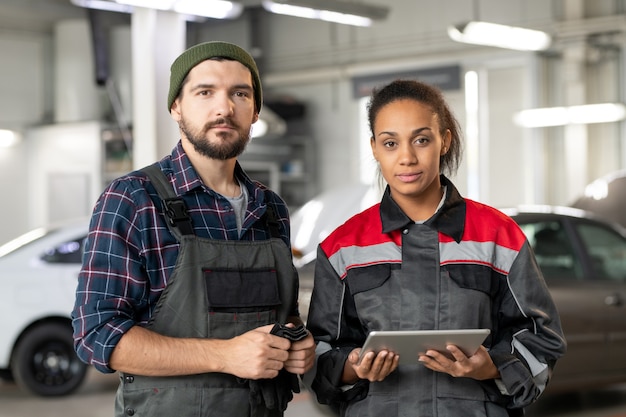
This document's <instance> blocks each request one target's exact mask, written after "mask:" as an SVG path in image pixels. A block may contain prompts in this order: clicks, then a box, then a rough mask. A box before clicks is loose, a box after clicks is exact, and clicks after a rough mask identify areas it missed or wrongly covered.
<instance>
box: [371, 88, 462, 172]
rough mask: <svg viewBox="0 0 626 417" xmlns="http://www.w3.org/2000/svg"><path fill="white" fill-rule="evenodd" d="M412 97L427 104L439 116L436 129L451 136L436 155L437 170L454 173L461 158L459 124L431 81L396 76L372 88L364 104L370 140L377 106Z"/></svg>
mask: <svg viewBox="0 0 626 417" xmlns="http://www.w3.org/2000/svg"><path fill="white" fill-rule="evenodd" d="M406 99H408V100H415V101H417V102H419V103H422V104H424V105H426V106H428V107H430V108H431V109H432V111H433V113H434V114H436V115H437V118H438V119H439V133H440V134H441V135H442V136H444V135H445V133H446V130H449V131H450V133H451V136H452V140H451V141H450V147H449V149H448V151H447V152H446V153H445V154H444V155H441V157H440V159H439V163H440V168H439V169H440V171H441V172H442V173H444V174H455V173H456V171H457V169H458V167H459V164H460V162H461V154H462V143H461V128H460V126H459V123H458V121H457V120H456V118H455V117H454V115H453V114H452V111H450V108H449V107H448V103H447V102H446V100H445V99H444V97H443V94H442V93H441V91H440V90H439V89H438V88H436V87H433V86H432V85H429V84H425V83H422V82H419V81H413V80H396V81H392V82H391V83H389V84H387V85H386V86H384V87H382V88H380V89H374V91H373V93H372V97H371V99H370V102H369V104H368V106H367V118H368V122H369V127H370V131H371V133H372V140H373V138H374V137H375V135H374V122H375V121H376V116H378V113H379V112H380V110H381V109H382V108H383V107H385V106H386V105H387V104H389V103H392V102H394V101H396V100H406Z"/></svg>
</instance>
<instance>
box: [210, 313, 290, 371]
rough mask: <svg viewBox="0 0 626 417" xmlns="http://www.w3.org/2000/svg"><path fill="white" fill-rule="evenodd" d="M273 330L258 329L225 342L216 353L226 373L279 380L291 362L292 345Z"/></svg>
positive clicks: (267, 327)
mask: <svg viewBox="0 0 626 417" xmlns="http://www.w3.org/2000/svg"><path fill="white" fill-rule="evenodd" d="M272 327H273V325H267V326H262V327H258V328H256V329H253V330H250V331H248V332H246V333H243V334H241V335H239V336H236V337H234V338H232V339H228V340H224V341H223V342H224V343H223V344H222V346H220V347H219V348H218V349H217V351H216V352H215V353H216V354H217V355H219V356H220V359H221V361H222V362H221V363H222V364H223V370H222V372H225V373H229V374H232V375H235V376H238V377H240V378H248V379H262V378H274V377H276V376H277V375H278V371H280V370H281V369H282V368H283V367H284V366H285V362H286V361H287V360H288V359H289V356H290V352H289V348H290V347H291V342H290V341H289V340H287V339H285V338H283V337H279V336H274V335H272V334H270V333H269V332H270V331H271V330H272Z"/></svg>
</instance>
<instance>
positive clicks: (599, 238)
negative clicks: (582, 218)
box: [576, 223, 626, 282]
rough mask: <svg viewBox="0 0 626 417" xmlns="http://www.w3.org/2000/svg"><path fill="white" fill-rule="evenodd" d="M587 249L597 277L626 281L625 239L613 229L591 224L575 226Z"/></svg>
mask: <svg viewBox="0 0 626 417" xmlns="http://www.w3.org/2000/svg"><path fill="white" fill-rule="evenodd" d="M576 228H577V229H578V233H579V234H580V237H581V239H582V240H583V243H584V244H585V246H587V248H588V251H589V256H590V257H591V261H592V266H593V268H594V269H595V272H596V275H597V277H598V279H609V280H612V281H622V282H624V281H626V240H625V239H624V238H623V237H622V236H621V235H619V234H617V233H615V232H614V231H612V230H610V229H608V228H605V227H598V226H595V225H593V224H587V223H582V224H578V225H577V226H576Z"/></svg>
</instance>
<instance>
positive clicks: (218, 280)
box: [203, 268, 281, 339]
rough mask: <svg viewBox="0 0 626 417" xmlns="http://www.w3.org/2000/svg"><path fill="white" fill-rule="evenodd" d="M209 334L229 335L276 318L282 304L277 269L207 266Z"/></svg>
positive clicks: (270, 321)
mask: <svg viewBox="0 0 626 417" xmlns="http://www.w3.org/2000/svg"><path fill="white" fill-rule="evenodd" d="M203 275H204V278H205V282H206V291H207V301H208V308H209V311H208V312H207V313H208V316H209V319H208V322H209V329H208V330H209V337H214V338H221V339H227V338H231V337H235V336H238V335H240V334H242V333H245V332H246V331H248V330H252V329H254V328H257V327H259V326H263V325H266V324H272V323H275V322H276V317H277V313H276V312H277V308H278V307H279V306H280V304H281V299H280V293H279V290H278V276H277V273H276V270H274V269H269V268H263V269H249V270H227V269H204V270H203Z"/></svg>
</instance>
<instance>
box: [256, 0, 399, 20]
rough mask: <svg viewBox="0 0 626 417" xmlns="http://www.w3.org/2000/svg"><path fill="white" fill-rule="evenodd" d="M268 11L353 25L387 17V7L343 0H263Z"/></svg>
mask: <svg viewBox="0 0 626 417" xmlns="http://www.w3.org/2000/svg"><path fill="white" fill-rule="evenodd" d="M262 4H263V8H264V9H265V10H267V11H269V12H272V13H277V14H283V15H289V16H296V17H303V18H306V19H318V20H324V21H327V22H335V23H342V24H345V25H353V26H371V25H372V23H373V21H374V20H381V19H385V18H386V17H387V14H388V13H389V8H388V7H385V6H375V5H370V4H364V3H351V2H347V1H343V0H264V1H263V3H262Z"/></svg>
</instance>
